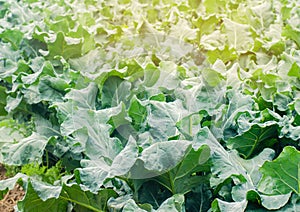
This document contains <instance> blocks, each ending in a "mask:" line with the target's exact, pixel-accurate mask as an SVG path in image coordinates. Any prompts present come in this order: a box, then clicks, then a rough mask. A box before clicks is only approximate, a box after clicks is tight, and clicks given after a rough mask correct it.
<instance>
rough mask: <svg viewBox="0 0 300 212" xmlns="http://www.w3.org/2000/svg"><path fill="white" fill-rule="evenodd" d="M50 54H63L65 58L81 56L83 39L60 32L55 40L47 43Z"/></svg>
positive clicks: (52, 55)
mask: <svg viewBox="0 0 300 212" xmlns="http://www.w3.org/2000/svg"><path fill="white" fill-rule="evenodd" d="M47 45H48V51H49V54H48V55H47V57H49V58H54V57H55V56H62V57H64V58H65V59H69V58H74V57H80V56H81V54H82V40H81V39H79V38H70V37H66V36H65V35H64V33H63V32H58V33H57V34H56V37H55V39H54V40H53V41H49V42H48V43H47Z"/></svg>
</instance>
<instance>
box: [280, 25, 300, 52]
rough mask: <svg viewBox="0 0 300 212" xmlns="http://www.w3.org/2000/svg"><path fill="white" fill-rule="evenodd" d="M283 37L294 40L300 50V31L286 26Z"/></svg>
mask: <svg viewBox="0 0 300 212" xmlns="http://www.w3.org/2000/svg"><path fill="white" fill-rule="evenodd" d="M282 35H283V36H285V37H287V38H288V39H291V40H293V41H294V42H295V43H296V44H297V46H298V48H300V31H299V30H295V29H293V28H292V27H291V26H290V25H286V27H285V28H284V30H283V32H282Z"/></svg>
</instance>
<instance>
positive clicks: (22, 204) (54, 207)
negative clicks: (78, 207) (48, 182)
mask: <svg viewBox="0 0 300 212" xmlns="http://www.w3.org/2000/svg"><path fill="white" fill-rule="evenodd" d="M52 188H55V187H52ZM54 190H55V189H54ZM52 191H53V190H52ZM33 202H34V204H32V203H33ZM17 208H18V210H19V211H24V212H29V211H30V212H31V211H32V212H38V211H49V212H56V211H67V208H68V202H67V201H65V200H61V199H57V198H55V197H51V198H50V195H49V198H48V199H46V200H45V201H44V200H42V199H41V198H40V197H39V195H38V191H35V189H34V187H33V185H32V183H31V182H30V181H29V183H28V186H27V190H26V194H25V197H24V199H23V200H22V201H19V202H18V204H17Z"/></svg>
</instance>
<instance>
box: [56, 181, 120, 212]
mask: <svg viewBox="0 0 300 212" xmlns="http://www.w3.org/2000/svg"><path fill="white" fill-rule="evenodd" d="M117 196H118V194H117V193H116V192H115V191H114V190H113V189H102V190H100V191H99V192H98V193H97V194H94V193H91V192H89V191H83V190H82V189H81V188H80V186H78V185H71V186H67V185H65V184H64V185H63V187H62V193H61V196H60V197H59V198H60V199H61V200H64V201H69V202H72V203H74V204H75V207H74V210H75V211H81V212H84V211H98V212H101V211H106V210H107V201H108V199H110V198H116V197H117Z"/></svg>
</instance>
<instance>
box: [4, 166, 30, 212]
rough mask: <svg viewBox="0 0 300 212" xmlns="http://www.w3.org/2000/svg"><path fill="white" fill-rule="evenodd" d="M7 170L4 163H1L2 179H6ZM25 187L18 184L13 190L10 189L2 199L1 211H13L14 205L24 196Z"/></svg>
mask: <svg viewBox="0 0 300 212" xmlns="http://www.w3.org/2000/svg"><path fill="white" fill-rule="evenodd" d="M5 173H6V170H5V168H4V167H3V165H2V164H0V180H4V179H6V178H7V177H6V176H5ZM24 194H25V193H24V191H23V188H22V187H21V186H20V185H18V184H17V185H16V186H15V188H14V189H13V190H11V191H8V192H7V194H6V195H5V196H4V197H3V199H2V200H1V201H0V211H1V212H13V211H14V206H15V205H16V204H17V202H18V201H19V200H21V199H23V197H24Z"/></svg>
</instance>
